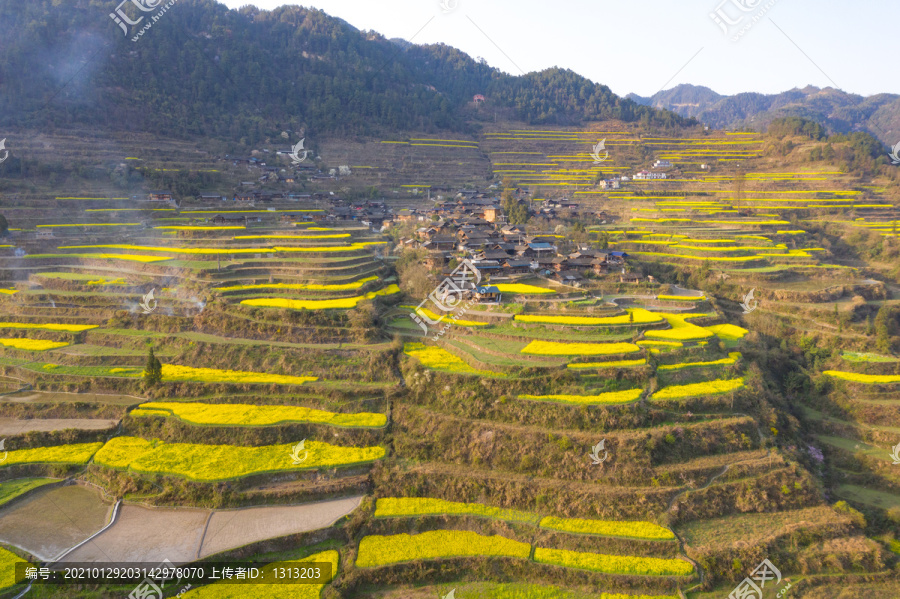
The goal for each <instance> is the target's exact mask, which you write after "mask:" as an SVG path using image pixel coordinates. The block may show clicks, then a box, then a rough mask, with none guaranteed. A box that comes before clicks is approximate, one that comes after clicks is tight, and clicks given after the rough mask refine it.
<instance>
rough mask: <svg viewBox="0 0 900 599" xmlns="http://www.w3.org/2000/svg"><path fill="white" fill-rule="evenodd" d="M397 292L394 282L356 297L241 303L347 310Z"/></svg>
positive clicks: (271, 298) (279, 298)
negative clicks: (363, 302)
mask: <svg viewBox="0 0 900 599" xmlns="http://www.w3.org/2000/svg"><path fill="white" fill-rule="evenodd" d="M395 293H400V288H399V287H398V286H397V285H396V284H392V285H388V286H387V287H385V288H384V289H381V290H379V291H372V292H369V293H367V294H365V295H357V296H355V297H344V298H339V299H324V300H292V299H287V298H283V297H267V298H259V299H249V300H244V301H242V302H241V304H243V305H245V306H257V307H264V308H288V309H291V310H347V309H350V308H355V307H356V306H357V304H359V302H361V301H363V300H370V299H374V298H376V297H378V296H381V295H394V294H395Z"/></svg>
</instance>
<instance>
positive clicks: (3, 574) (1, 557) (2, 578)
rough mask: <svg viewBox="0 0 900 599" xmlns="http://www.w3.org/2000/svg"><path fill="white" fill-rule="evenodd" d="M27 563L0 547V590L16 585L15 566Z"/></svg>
mask: <svg viewBox="0 0 900 599" xmlns="http://www.w3.org/2000/svg"><path fill="white" fill-rule="evenodd" d="M18 563H26V564H27V563H28V562H27V561H26V560H24V559H22V558H21V557H19V556H18V555H16V554H15V553H13V552H11V551H7V550H6V549H3V548H2V547H0V590H2V589H6V588H8V587H11V586H13V585H14V584H16V564H18Z"/></svg>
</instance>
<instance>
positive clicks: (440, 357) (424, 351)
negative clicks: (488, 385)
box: [403, 343, 498, 376]
mask: <svg viewBox="0 0 900 599" xmlns="http://www.w3.org/2000/svg"><path fill="white" fill-rule="evenodd" d="M403 353H405V354H406V355H407V356H411V357H413V358H415V359H417V360H418V361H419V362H421V363H422V366H425V367H426V368H431V369H432V370H442V371H444V372H452V373H458V374H481V375H487V376H498V373H496V372H490V371H488V370H477V369H475V368H472V367H471V366H469V365H468V364H466V363H465V362H464V361H463V360H462V358H460V357H458V356H455V355H454V354H451V353H450V352H448V351H447V350H445V349H441V348H440V347H434V346H431V345H425V344H424V343H407V344H406V345H405V346H404V347H403Z"/></svg>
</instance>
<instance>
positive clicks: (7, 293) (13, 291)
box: [0, 289, 19, 295]
mask: <svg viewBox="0 0 900 599" xmlns="http://www.w3.org/2000/svg"><path fill="white" fill-rule="evenodd" d="M0 293H2V294H4V295H13V294H14V293H19V290H18V289H0Z"/></svg>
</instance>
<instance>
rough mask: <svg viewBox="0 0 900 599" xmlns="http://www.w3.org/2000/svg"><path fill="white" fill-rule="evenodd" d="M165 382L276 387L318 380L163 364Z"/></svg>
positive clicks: (309, 377) (304, 377)
mask: <svg viewBox="0 0 900 599" xmlns="http://www.w3.org/2000/svg"><path fill="white" fill-rule="evenodd" d="M162 378H163V380H164V381H198V382H202V383H261V384H276V385H302V384H303V383H309V382H312V381H316V380H318V377H315V376H290V375H286V374H269V373H267V372H244V371H240V370H219V369H217V368H192V367H190V366H179V365H177V364H163V365H162Z"/></svg>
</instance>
